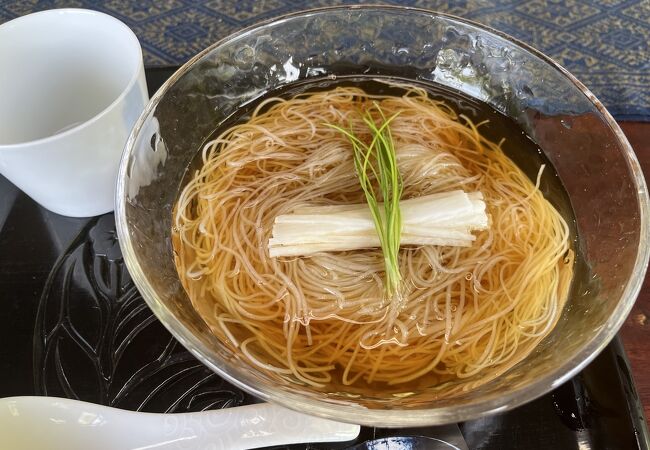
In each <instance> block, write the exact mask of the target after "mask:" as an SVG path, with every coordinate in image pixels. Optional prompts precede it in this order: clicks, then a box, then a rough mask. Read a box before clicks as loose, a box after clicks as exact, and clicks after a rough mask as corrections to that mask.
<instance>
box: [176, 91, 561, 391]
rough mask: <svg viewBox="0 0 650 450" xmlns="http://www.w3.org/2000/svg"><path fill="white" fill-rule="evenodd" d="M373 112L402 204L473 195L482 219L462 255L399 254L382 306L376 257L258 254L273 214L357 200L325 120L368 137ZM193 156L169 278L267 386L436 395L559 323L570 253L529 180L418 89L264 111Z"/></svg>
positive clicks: (280, 102)
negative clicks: (385, 123) (485, 225)
mask: <svg viewBox="0 0 650 450" xmlns="http://www.w3.org/2000/svg"><path fill="white" fill-rule="evenodd" d="M372 102H377V103H378V104H379V105H380V107H381V109H382V110H383V111H384V112H385V114H386V115H387V116H389V115H392V114H393V113H395V112H398V111H399V112H400V114H399V115H398V116H397V117H396V118H395V119H394V121H393V122H392V123H391V133H392V136H393V138H394V140H395V143H396V149H397V156H398V165H399V169H400V172H401V174H402V177H403V182H404V195H403V198H411V197H418V196H421V195H426V194H431V193H436V192H444V191H450V190H454V189H463V190H465V191H466V192H471V191H480V192H482V193H483V196H484V198H485V202H486V205H487V211H488V214H489V217H490V227H489V229H488V230H485V231H480V232H475V235H476V236H477V239H476V241H475V242H474V243H473V245H472V246H471V247H467V248H462V247H436V246H422V247H418V248H416V247H402V248H401V250H400V261H401V262H400V264H401V273H402V276H403V279H404V286H405V293H404V295H403V296H402V298H401V300H400V301H399V302H397V304H396V302H395V301H393V299H390V298H386V297H385V296H384V294H383V293H384V287H383V284H382V283H383V281H382V280H383V279H384V277H383V270H384V265H383V257H382V253H381V249H378V248H377V249H365V250H356V251H347V252H332V253H318V254H315V255H312V256H310V257H292V258H277V259H273V258H270V257H269V255H268V249H267V245H268V240H269V238H270V236H271V229H272V224H273V221H274V219H275V217H276V216H278V215H280V214H287V213H290V212H291V211H292V210H293V209H294V208H297V207H303V206H308V205H309V206H313V205H338V204H352V203H363V202H364V196H363V194H362V191H361V189H360V187H359V181H358V178H357V176H356V174H355V171H354V166H353V162H352V151H351V148H350V144H349V142H348V140H347V139H346V138H345V137H344V136H342V135H341V133H339V132H337V131H336V130H333V129H332V128H330V127H328V126H326V125H325V124H326V123H332V124H339V125H341V126H346V127H347V126H351V127H352V128H353V129H354V131H355V133H356V134H357V135H358V136H363V137H365V138H368V134H367V127H366V126H365V125H364V124H363V122H362V113H361V112H363V111H365V110H366V109H368V108H370V106H371V105H372ZM202 159H203V165H202V167H201V168H200V169H199V170H197V171H196V172H195V173H194V174H193V176H192V177H191V181H190V182H189V183H188V184H187V185H186V186H185V187H184V189H183V190H182V193H181V194H180V197H179V199H178V203H177V205H176V207H175V209H174V218H173V226H174V228H173V233H172V236H173V243H174V249H175V255H176V265H177V268H178V273H179V275H180V277H181V281H182V283H183V285H184V287H185V289H186V291H187V293H188V295H189V298H190V299H191V301H192V303H193V305H194V307H195V308H196V310H197V311H198V312H199V314H200V315H201V316H202V317H203V319H204V320H205V321H206V323H207V324H208V325H209V326H210V328H211V329H212V331H213V332H214V333H215V334H216V335H217V336H218V337H219V338H220V339H221V340H222V341H223V342H224V343H226V344H227V345H229V346H230V347H231V348H232V349H233V350H234V351H236V352H239V353H240V354H241V355H243V356H244V357H245V358H247V359H248V360H249V361H250V362H251V363H252V364H255V365H257V366H259V367H261V368H263V370H265V371H268V372H272V373H275V374H276V376H280V377H283V378H291V379H293V380H298V382H302V383H305V384H308V385H312V386H317V387H319V386H326V385H328V384H329V383H332V382H336V383H338V385H341V384H343V385H351V384H355V385H363V384H364V383H366V384H369V383H387V384H390V385H399V384H401V383H406V382H409V381H412V380H417V379H419V378H421V377H425V376H426V377H428V378H427V379H429V378H431V379H433V380H435V382H434V384H437V385H438V386H439V391H440V392H439V394H440V395H451V394H453V393H454V392H456V391H457V390H459V389H465V390H466V389H471V388H474V387H476V386H478V385H480V384H482V383H485V382H487V381H489V380H491V379H493V378H495V377H496V376H498V375H500V374H502V373H503V372H505V371H506V370H508V369H509V368H511V367H512V366H513V365H515V364H516V363H518V362H519V361H521V360H522V359H523V358H525V357H526V356H527V355H528V354H529V353H530V352H531V351H532V350H533V349H534V348H535V346H536V345H537V344H538V343H539V342H540V341H541V340H542V338H544V336H546V335H547V334H548V333H549V332H550V331H551V329H552V328H553V326H554V325H555V323H556V322H557V320H558V318H559V316H560V313H561V310H562V307H563V305H564V302H565V300H566V297H567V295H568V289H569V285H570V281H571V277H572V271H573V264H572V262H573V252H572V251H571V249H570V243H569V229H568V226H567V224H566V222H565V221H564V219H563V218H562V217H561V215H560V214H559V213H558V212H557V211H556V210H555V209H554V208H553V207H552V206H551V204H550V203H549V202H548V201H547V200H545V199H544V197H543V195H542V194H541V193H540V192H539V190H538V185H539V176H538V179H537V184H535V183H533V182H531V181H530V180H529V179H528V178H527V176H526V175H525V174H524V173H523V172H522V171H521V170H520V169H519V168H518V167H517V166H516V165H515V164H514V163H513V162H512V161H511V160H510V159H509V158H508V157H506V156H505V155H504V153H503V152H502V150H501V149H500V146H499V144H496V143H494V142H490V141H489V140H487V139H486V138H484V137H483V136H482V135H481V132H480V124H474V123H472V121H471V120H469V119H468V118H467V117H464V116H462V115H457V114H456V113H455V112H454V111H453V110H452V109H451V108H449V107H448V106H447V105H446V104H445V103H443V102H440V101H436V100H432V99H430V98H429V97H428V96H427V95H426V92H425V91H423V90H420V89H417V88H410V89H409V90H408V92H407V93H406V94H405V95H403V96H401V97H397V96H380V95H369V94H367V93H365V92H364V91H362V90H360V89H358V88H353V87H345V88H343V87H339V88H337V89H333V90H329V91H325V92H319V93H312V94H302V95H298V96H296V97H294V98H292V99H289V100H287V99H280V98H272V99H268V100H266V101H264V102H263V103H262V104H260V105H259V106H258V107H257V108H256V110H255V111H254V113H253V114H252V118H251V119H250V120H249V121H248V122H246V123H242V124H239V125H236V126H234V127H232V128H230V129H228V130H227V131H225V132H224V133H223V134H221V135H220V136H219V137H217V138H216V139H214V140H213V141H211V142H209V143H208V144H207V145H206V146H205V147H204V149H203V153H202ZM540 174H541V171H540ZM470 378H471V384H465V385H463V383H464V381H463V380H467V383H469V382H470V380H469V379H470ZM450 381H451V382H452V383H449V382H450Z"/></svg>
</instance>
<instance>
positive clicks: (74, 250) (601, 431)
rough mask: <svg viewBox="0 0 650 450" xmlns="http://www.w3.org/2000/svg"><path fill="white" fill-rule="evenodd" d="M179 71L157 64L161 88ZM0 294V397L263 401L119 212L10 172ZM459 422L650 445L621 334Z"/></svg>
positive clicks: (428, 433) (152, 75)
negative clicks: (549, 379) (194, 339)
mask: <svg viewBox="0 0 650 450" xmlns="http://www.w3.org/2000/svg"><path fill="white" fill-rule="evenodd" d="M172 71H173V70H172V69H156V70H153V71H152V70H150V71H148V74H147V75H148V81H149V87H150V90H151V92H153V90H155V89H157V87H158V86H159V85H160V84H161V83H162V82H163V81H164V79H165V78H166V77H167V76H169V75H170V74H171V73H172ZM0 305H1V308H0V397H7V396H15V395H52V396H61V397H70V398H76V399H80V400H85V401H91V402H96V403H101V404H106V405H111V406H116V407H119V408H124V409H131V410H141V411H150V412H182V411H199V410H203V409H209V408H223V407H229V406H236V405H241V404H245V403H250V402H254V401H255V399H254V398H252V397H251V396H249V395H248V394H245V393H243V392H241V391H240V390H239V389H237V388H235V387H233V386H231V385H229V384H228V383H226V382H224V381H223V380H221V379H220V378H219V377H218V376H217V375H215V374H214V373H212V372H210V371H209V370H208V369H207V368H205V367H203V366H202V365H201V364H200V363H199V362H198V361H196V360H195V359H194V358H193V357H192V356H191V355H190V354H189V353H188V352H187V351H185V349H184V348H183V347H182V346H181V345H180V344H178V343H177V342H176V341H175V339H173V338H172V337H171V335H170V334H169V333H168V332H167V331H166V330H165V329H164V327H163V326H162V325H161V324H160V323H159V322H158V321H157V320H156V318H155V317H154V316H153V314H152V313H151V311H150V310H149V309H148V307H147V306H146V305H145V303H144V301H143V300H142V298H141V296H140V295H139V293H138V292H137V290H136V289H135V287H134V285H133V283H132V281H131V279H130V277H129V274H128V272H127V270H126V267H125V265H124V262H123V260H122V255H121V253H120V250H119V245H118V243H117V241H116V235H115V224H114V220H113V215H112V214H107V215H104V216H101V217H96V218H88V219H72V218H66V217H61V216H58V215H56V214H54V213H50V212H48V211H46V210H45V209H43V208H41V207H40V206H38V205H37V204H35V203H34V202H33V201H32V200H31V199H29V198H28V197H26V196H25V195H24V194H22V193H21V192H20V191H18V190H17V189H16V188H15V187H14V186H13V185H12V184H11V183H9V182H8V181H7V180H6V179H4V178H2V177H1V176H0ZM459 427H460V430H461V432H462V435H463V437H464V439H465V441H466V442H467V445H468V447H469V448H470V449H548V448H553V449H592V448H593V449H636V448H639V449H647V448H649V446H648V434H647V428H646V426H645V419H644V417H643V413H642V409H641V408H640V405H639V400H638V397H637V395H636V392H635V389H634V385H633V382H632V378H631V374H630V371H629V366H628V363H627V359H626V357H625V354H624V352H623V350H622V347H621V345H620V342H619V341H618V340H615V341H614V342H613V343H612V344H610V345H609V346H608V347H607V348H606V349H605V351H603V353H602V354H601V355H600V356H599V357H598V358H597V359H596V360H595V361H594V362H593V363H592V364H591V365H589V366H588V367H587V368H586V369H585V370H584V371H583V372H581V373H580V374H579V375H578V376H576V377H575V378H573V379H572V380H571V381H570V382H568V383H566V384H564V385H563V386H561V387H559V388H558V389H556V390H555V391H554V392H552V393H551V394H548V395H546V396H544V397H542V398H540V399H538V400H536V401H533V402H531V403H529V404H527V405H524V406H523V407H521V408H518V409H516V410H514V411H510V412H506V413H502V414H496V415H492V416H489V417H485V418H482V419H478V420H474V421H470V422H465V423H462V424H459ZM446 433H448V430H443V429H436V428H422V429H415V430H387V429H369V428H364V429H362V432H361V435H360V437H359V439H358V440H357V441H356V442H355V443H342V444H320V445H308V446H304V445H303V446H294V447H291V448H301V449H302V448H309V449H326V448H349V447H351V446H353V445H357V446H355V447H353V448H357V449H380V448H381V449H384V448H401V449H420V448H422V449H427V448H444V447H435V446H433V445H434V444H436V443H438V444H439V441H437V440H436V439H440V438H442V437H444V436H446ZM418 436H419V437H418ZM392 437H398V438H399V439H391V438H392ZM422 437H424V438H422ZM427 437H428V439H427ZM430 438H434V439H430ZM371 441H374V442H371ZM436 445H437V444H436ZM449 448H451V447H449Z"/></svg>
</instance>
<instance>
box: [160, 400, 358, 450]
mask: <svg viewBox="0 0 650 450" xmlns="http://www.w3.org/2000/svg"><path fill="white" fill-rule="evenodd" d="M164 424H165V425H164V429H165V431H166V432H165V434H167V435H168V436H172V437H173V438H174V439H178V441H177V442H178V443H179V444H181V443H184V445H180V446H178V447H164V448H165V449H167V448H170V449H171V448H179V449H180V448H201V449H203V448H205V449H207V448H210V449H229V450H244V449H253V448H259V447H270V446H274V445H289V444H297V443H302V442H340V441H349V440H352V439H355V438H356V437H357V436H358V435H359V426H358V425H350V424H344V423H339V422H333V421H331V420H326V419H320V418H317V417H312V416H308V415H306V414H301V413H297V412H295V411H291V410H289V409H286V408H283V407H281V406H276V405H272V404H270V403H260V404H255V405H248V406H240V407H237V408H227V409H222V410H215V411H206V412H201V413H187V414H166V415H164ZM183 438H184V439H183ZM181 439H182V440H181ZM189 442H191V445H189V446H188V445H187V444H188V443H189Z"/></svg>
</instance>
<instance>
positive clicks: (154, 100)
mask: <svg viewBox="0 0 650 450" xmlns="http://www.w3.org/2000/svg"><path fill="white" fill-rule="evenodd" d="M382 9H383V10H392V11H402V12H405V11H410V12H415V13H420V14H422V13H423V14H427V15H431V16H436V17H442V18H444V19H446V20H451V21H456V22H459V23H463V24H466V25H470V26H472V27H475V28H477V29H479V30H484V31H487V32H488V33H491V34H493V35H496V36H498V37H501V38H503V39H505V40H507V41H509V42H512V43H513V44H515V45H517V46H518V47H520V48H521V49H523V50H525V51H527V52H529V53H531V54H532V55H534V56H535V57H537V58H539V59H540V60H542V61H543V62H545V63H547V64H548V65H549V66H551V67H553V68H554V69H556V70H558V71H559V72H560V73H561V74H562V75H563V76H565V77H566V78H567V79H568V80H569V81H570V82H571V83H572V84H574V85H575V86H576V88H577V89H578V90H579V91H580V92H581V93H582V94H583V95H584V96H585V97H586V98H587V99H588V100H589V102H590V103H591V104H593V105H594V107H595V108H596V109H597V110H598V111H599V113H600V114H601V115H602V118H603V120H604V122H605V123H606V125H607V126H609V128H610V129H611V130H612V133H613V134H614V135H615V137H616V139H617V140H618V142H619V143H620V145H621V149H622V153H623V157H624V159H625V161H626V162H627V165H628V168H629V169H630V172H631V176H632V178H633V179H634V182H635V184H636V188H637V198H638V201H639V216H640V230H641V231H640V240H639V247H638V249H637V252H636V256H635V261H634V266H633V269H632V275H631V277H630V278H629V279H628V280H627V282H626V283H625V287H624V289H623V292H622V294H621V296H620V301H619V303H618V304H617V306H616V308H615V310H614V313H613V314H612V316H615V320H614V321H613V322H611V323H607V324H606V326H603V327H602V328H601V329H600V330H598V331H597V332H595V333H594V334H593V336H592V337H591V339H590V340H589V341H588V342H587V343H586V344H585V345H584V346H583V347H582V349H581V350H580V351H579V352H578V353H577V354H576V355H574V357H572V358H570V359H567V360H566V361H564V363H563V364H561V365H560V366H558V367H556V368H555V369H554V370H552V371H551V372H549V373H547V374H545V376H543V377H541V378H539V379H537V380H535V381H533V382H531V383H530V384H528V385H527V386H524V387H519V388H517V389H515V390H513V391H511V392H509V393H506V394H502V395H496V394H493V395H490V396H489V397H488V398H485V399H482V400H480V401H477V402H474V403H470V404H466V405H460V406H457V405H454V406H446V407H429V408H424V409H417V410H412V411H407V410H404V409H402V410H391V409H387V410H380V409H366V408H361V407H355V406H353V405H335V404H332V403H327V402H325V401H322V400H320V399H318V400H314V399H311V398H308V397H306V396H305V395H302V394H295V393H293V392H284V391H279V390H277V389H275V388H273V387H269V386H259V385H257V383H250V380H251V379H250V378H249V377H248V376H246V375H245V374H243V375H244V376H243V377H242V374H241V373H239V372H240V371H239V370H233V368H232V366H231V365H230V364H229V363H227V362H226V363H224V362H223V361H215V360H214V359H213V358H212V357H211V356H210V352H209V351H205V350H207V349H206V345H205V344H204V343H203V342H202V341H201V340H200V339H198V338H197V336H195V335H194V334H193V333H191V332H190V330H189V329H188V328H187V327H186V326H185V325H184V324H183V323H182V322H181V321H180V320H179V319H178V317H177V316H176V315H174V314H172V313H171V312H170V311H169V309H167V307H166V306H165V305H164V304H162V303H161V302H160V301H159V300H158V295H157V293H156V292H155V291H154V289H153V288H152V287H151V285H150V284H149V282H148V279H147V278H148V277H147V275H146V274H145V273H144V271H143V270H142V268H141V266H140V263H139V261H138V258H137V256H136V254H135V250H134V244H133V242H132V241H131V235H130V233H129V231H128V224H127V221H126V203H127V198H126V191H125V182H124V180H125V176H126V172H127V166H128V161H129V155H130V153H131V152H130V150H131V149H132V148H133V146H134V144H135V141H136V137H137V136H138V134H139V132H140V130H141V129H142V127H143V125H144V123H145V121H146V120H147V118H148V117H149V115H150V114H151V113H152V112H153V111H154V110H155V108H156V107H157V106H158V104H159V103H160V100H161V98H162V97H163V96H164V95H165V94H166V93H167V91H168V90H169V88H170V87H171V86H172V85H173V84H174V83H176V81H178V80H179V79H180V78H181V77H182V76H183V75H184V74H186V73H187V72H188V71H189V70H190V69H191V68H192V67H193V66H194V64H195V63H196V62H197V61H198V60H200V59H201V58H203V57H204V56H205V55H207V54H208V53H210V52H211V51H213V50H214V49H215V48H217V47H219V46H221V45H223V44H224V43H226V42H230V41H232V40H235V39H238V38H240V37H242V36H244V35H246V34H248V33H250V32H252V31H253V30H255V29H257V28H259V27H261V26H265V25H269V24H271V23H274V22H282V21H285V20H287V19H291V18H294V17H299V16H307V15H310V14H317V13H323V12H328V11H345V10H382ZM115 201H116V205H115V215H116V227H117V233H118V239H119V243H120V247H121V249H122V252H123V255H124V260H125V263H126V265H127V267H128V269H129V272H130V273H131V276H132V278H133V281H134V282H135V284H136V286H137V287H138V290H139V291H140V292H141V294H142V296H143V298H144V300H145V301H146V303H147V304H148V306H149V307H150V308H151V309H152V311H153V312H154V313H155V315H156V316H157V318H158V319H159V320H160V321H161V323H162V324H163V325H164V326H165V328H167V329H168V330H169V331H170V333H171V334H172V335H173V336H174V337H175V338H176V339H177V340H178V341H179V342H181V344H182V345H183V346H184V347H186V348H187V349H188V350H189V351H190V352H191V353H192V354H193V355H194V356H195V357H196V358H197V359H198V360H199V361H201V362H202V363H203V364H204V365H206V366H208V367H209V368H210V369H211V370H212V371H214V372H216V373H217V374H218V375H219V376H221V377H222V378H224V379H225V380H226V381H228V382H230V383H232V384H234V385H235V386H237V387H239V388H241V389H243V390H244V391H246V392H248V393H251V394H253V395H255V396H257V397H259V398H261V399H262V400H265V401H272V402H275V403H277V404H280V405H282V406H284V407H287V408H289V409H293V410H295V411H299V412H303V413H309V414H313V415H316V416H320V417H324V418H328V419H332V420H338V421H342V422H350V423H360V424H363V425H369V426H387V425H388V426H392V427H395V426H400V427H404V426H429V425H442V424H446V423H453V422H458V421H465V420H471V419H476V418H478V417H483V416H486V415H489V414H494V413H497V412H503V411H507V410H511V409H513V408H515V407H518V406H521V405H523V404H525V403H528V402H530V401H532V400H534V399H536V398H538V397H540V396H542V395H544V394H546V393H547V392H549V391H550V390H552V389H554V388H556V387H558V386H559V385H561V384H562V383H564V382H566V381H567V380H569V379H570V378H571V377H573V376H574V375H576V374H577V373H578V372H579V371H580V370H582V369H583V368H584V367H586V366H587V365H588V364H589V363H590V362H591V361H592V360H593V359H595V358H596V356H597V355H598V354H599V353H600V352H601V351H602V350H604V348H605V347H606V346H607V345H608V344H609V342H610V341H611V340H612V339H613V338H614V336H615V335H616V333H617V332H618V330H619V328H620V327H621V326H622V324H623V322H624V321H625V319H626V317H627V315H628V314H629V312H630V311H631V309H632V307H633V305H634V302H635V300H636V298H637V296H638V294H639V292H640V290H641V287H642V285H643V281H644V276H645V273H646V270H647V266H648V261H649V260H650V245H649V244H650V242H649V241H650V240H649V239H648V237H647V236H645V235H644V234H643V233H644V230H647V229H648V227H649V223H648V220H649V217H648V215H649V213H650V198H649V197H648V189H647V185H646V182H645V178H644V176H643V173H642V171H641V167H640V164H639V162H638V160H637V158H636V156H635V153H634V150H633V149H632V146H631V145H630V143H629V142H628V140H627V138H626V137H625V135H624V133H623V131H622V130H621V128H620V127H619V126H618V124H617V123H616V121H615V120H614V118H613V117H612V116H611V114H610V113H609V112H608V111H607V109H606V108H605V107H604V106H603V104H602V103H601V102H600V101H599V100H598V99H597V98H596V96H595V95H594V94H593V93H592V92H591V91H590V90H589V89H588V88H587V87H586V86H585V85H584V84H583V83H581V82H580V81H579V80H578V79H577V78H575V77H574V76H573V75H572V74H571V73H570V72H569V71H568V70H566V69H565V68H564V67H562V66H561V65H560V64H559V63H558V62H556V61H555V60H553V59H552V58H550V57H549V56H547V55H545V54H544V53H542V52H541V51H539V50H537V49H535V48H533V47H532V46H530V45H528V44H526V43H524V42H522V41H520V40H519V39H516V38H514V37H512V36H510V35H508V34H507V33H504V32H501V31H498V30H496V29H494V28H492V27H490V26H487V25H484V24H481V23H478V22H475V21H472V20H468V19H465V18H462V17H458V16H455V15H452V14H447V13H442V12H438V11H434V10H429V9H425V8H417V7H407V6H395V5H376V4H368V5H343V6H328V7H321V8H312V9H307V10H301V11H297V12H293V13H288V14H282V15H279V16H274V17H272V18H269V19H265V20H261V21H258V22H256V23H254V24H252V25H250V26H248V27H246V28H243V29H240V30H238V31H235V32H234V33H232V34H229V35H228V36H225V37H224V38H222V39H219V40H218V41H216V42H214V43H213V44H211V45H210V46H208V47H207V48H205V49H204V50H202V51H201V52H199V53H198V54H196V55H195V56H194V57H192V58H191V59H190V60H189V61H187V62H186V63H185V64H183V65H182V66H181V67H180V68H179V69H178V70H177V71H176V72H175V73H174V74H173V75H172V76H171V77H170V78H169V79H168V80H167V81H166V82H165V83H163V85H162V86H161V87H160V88H159V89H158V91H157V92H156V93H154V94H153V95H152V97H151V99H150V101H149V103H148V104H147V106H146V107H145V108H144V110H143V112H142V114H141V115H140V117H139V119H138V120H137V122H136V124H135V125H134V127H133V130H132V132H131V135H130V136H129V139H128V140H127V143H126V147H125V151H124V153H123V154H122V160H121V162H120V169H119V173H118V183H117V190H116V200H115ZM395 411H399V412H400V413H402V414H403V415H402V416H401V417H399V418H397V419H396V418H395V416H394V413H395Z"/></svg>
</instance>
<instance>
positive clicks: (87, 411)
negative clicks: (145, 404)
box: [0, 397, 359, 450]
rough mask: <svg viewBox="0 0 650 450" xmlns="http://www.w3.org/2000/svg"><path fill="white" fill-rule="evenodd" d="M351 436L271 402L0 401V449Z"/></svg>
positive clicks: (258, 443) (231, 446)
mask: <svg viewBox="0 0 650 450" xmlns="http://www.w3.org/2000/svg"><path fill="white" fill-rule="evenodd" d="M358 434H359V426H358V425H350V424H344V423H338V422H333V421H331V420H326V419H319V418H317V417H312V416H308V415H305V414H301V413H297V412H294V411H291V410H289V409H286V408H283V407H281V406H276V405H272V404H270V403H259V404H255V405H248V406H239V407H234V408H226V409H219V410H212V411H204V412H197V413H184V414H150V413H139V412H132V411H124V410H120V409H116V408H110V407H107V406H102V405H96V404H93V403H86V402H80V401H76V400H69V399H64V398H54V397H10V398H4V399H0V449H12V450H40V449H48V450H87V449H90V448H92V449H93V450H145V449H146V450H153V449H155V450H194V449H201V450H221V449H223V450H243V449H252V448H259V447H267V446H274V445H288V444H297V443H303V442H338V441H349V440H352V439H355V438H356V437H357V436H358Z"/></svg>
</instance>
